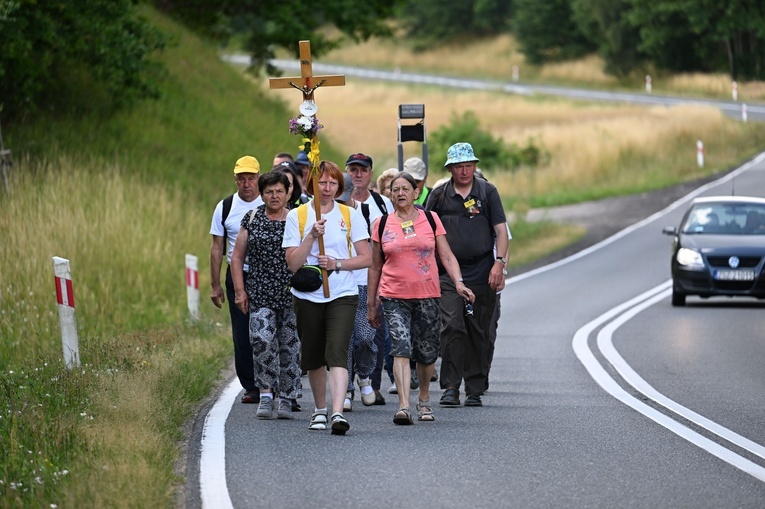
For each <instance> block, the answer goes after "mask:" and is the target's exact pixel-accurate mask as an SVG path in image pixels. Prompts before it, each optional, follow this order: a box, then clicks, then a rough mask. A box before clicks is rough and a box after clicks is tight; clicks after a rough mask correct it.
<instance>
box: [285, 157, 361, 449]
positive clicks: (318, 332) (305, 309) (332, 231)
mask: <svg viewBox="0 0 765 509" xmlns="http://www.w3.org/2000/svg"><path fill="white" fill-rule="evenodd" d="M314 180H316V181H317V183H318V193H317V196H315V197H314V200H319V205H320V217H319V218H318V220H317V217H316V212H315V210H314V205H315V204H314V203H313V202H311V203H307V204H303V205H301V206H300V207H298V208H296V209H293V210H291V211H290V213H289V214H288V215H287V224H286V228H285V232H284V240H283V242H282V247H283V248H285V249H286V258H287V265H288V267H289V270H290V271H291V272H293V273H296V272H297V271H298V270H299V269H301V268H302V267H304V266H306V265H312V266H314V267H317V266H318V267H320V268H321V269H323V270H324V271H326V272H324V273H325V274H326V275H327V276H326V277H327V278H328V279H327V283H328V285H329V296H328V297H326V296H325V294H324V292H323V291H322V287H321V286H319V287H317V288H314V289H313V290H311V289H302V290H301V289H298V288H295V286H296V285H295V281H294V280H293V285H292V290H291V292H292V296H293V300H292V302H293V306H294V309H295V314H296V316H297V326H298V333H299V335H300V338H301V341H302V354H301V367H302V368H303V369H304V370H306V371H307V372H308V382H309V384H310V386H311V392H312V394H313V398H314V401H315V403H316V408H315V410H314V412H313V415H312V416H311V423H310V425H309V427H308V428H309V429H311V430H324V429H326V428H327V424H329V425H330V426H331V428H332V434H335V435H344V434H345V432H346V431H348V429H350V424H348V421H347V420H346V419H345V417H344V416H343V399H344V398H345V392H346V388H347V385H348V368H347V365H348V345H349V342H350V338H351V333H352V332H353V325H354V317H355V315H356V307H357V304H358V286H357V285H356V282H355V281H354V277H353V273H352V272H351V271H353V270H355V269H361V268H365V267H369V265H370V264H371V263H372V254H371V251H370V248H369V242H368V240H367V239H369V233H368V231H367V225H366V221H365V220H364V217H363V216H362V215H361V213H359V212H358V211H357V210H356V209H353V208H351V207H347V206H345V205H342V204H340V203H337V202H335V198H337V197H338V196H340V195H341V194H342V193H343V190H344V179H343V173H342V172H341V171H340V168H339V167H338V166H337V165H336V164H335V163H333V162H330V161H321V162H320V163H319V164H318V169H317V171H313V172H311V176H310V177H309V180H308V183H307V187H308V188H313V181H314ZM319 239H322V240H323V244H324V253H323V254H322V253H321V252H320V250H319ZM351 247H352V248H353V249H352V248H351ZM354 250H355V253H357V254H356V255H353V252H354ZM307 270H311V269H307ZM327 367H329V392H330V397H331V403H332V414H331V417H330V418H329V419H328V411H327V400H326V390H327V388H326V387H327Z"/></svg>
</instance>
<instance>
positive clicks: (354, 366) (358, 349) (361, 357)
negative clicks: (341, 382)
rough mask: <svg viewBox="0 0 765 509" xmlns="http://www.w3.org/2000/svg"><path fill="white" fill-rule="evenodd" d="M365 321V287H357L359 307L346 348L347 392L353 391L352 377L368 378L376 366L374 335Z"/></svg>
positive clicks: (374, 331)
mask: <svg viewBox="0 0 765 509" xmlns="http://www.w3.org/2000/svg"><path fill="white" fill-rule="evenodd" d="M376 332H377V331H376V330H375V329H373V328H372V326H371V325H369V321H368V320H367V287H366V285H364V286H362V285H359V306H358V307H357V308H356V318H355V320H354V324H353V334H352V335H351V343H350V345H349V346H348V391H352V390H353V375H354V374H357V375H359V378H368V377H369V376H370V375H371V374H372V371H374V370H375V366H376V365H377V345H376V344H375V333H376Z"/></svg>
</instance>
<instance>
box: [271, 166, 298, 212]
mask: <svg viewBox="0 0 765 509" xmlns="http://www.w3.org/2000/svg"><path fill="white" fill-rule="evenodd" d="M271 171H276V172H279V173H284V174H285V175H287V178H288V179H289V180H290V187H289V188H288V189H287V194H288V197H287V208H289V209H294V208H295V207H297V206H299V205H300V204H301V203H303V200H302V196H303V188H302V187H301V185H300V179H301V173H300V170H298V169H297V166H295V163H293V162H291V161H282V162H280V163H279V164H276V165H274V167H273V168H271ZM306 201H307V200H306Z"/></svg>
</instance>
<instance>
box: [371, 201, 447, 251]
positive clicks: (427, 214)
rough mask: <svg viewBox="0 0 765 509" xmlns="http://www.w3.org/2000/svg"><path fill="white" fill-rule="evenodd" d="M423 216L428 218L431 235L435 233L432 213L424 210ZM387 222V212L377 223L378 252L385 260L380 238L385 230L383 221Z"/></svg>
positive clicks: (434, 221)
mask: <svg viewBox="0 0 765 509" xmlns="http://www.w3.org/2000/svg"><path fill="white" fill-rule="evenodd" d="M425 217H427V218H428V223H430V227H431V228H432V229H433V236H434V237H435V235H436V220H435V219H433V213H432V212H431V211H429V210H426V211H425ZM387 222H388V214H385V215H384V216H382V217H381V218H380V223H379V224H378V225H377V236H378V237H380V252H381V253H382V255H383V260H385V251H383V250H382V238H383V231H384V230H385V223H387Z"/></svg>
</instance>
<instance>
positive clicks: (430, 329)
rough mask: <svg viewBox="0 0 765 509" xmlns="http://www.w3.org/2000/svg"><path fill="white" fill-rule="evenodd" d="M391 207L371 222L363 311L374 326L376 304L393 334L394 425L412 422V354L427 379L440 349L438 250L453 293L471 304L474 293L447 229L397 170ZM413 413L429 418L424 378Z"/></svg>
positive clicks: (410, 179)
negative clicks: (422, 206)
mask: <svg viewBox="0 0 765 509" xmlns="http://www.w3.org/2000/svg"><path fill="white" fill-rule="evenodd" d="M390 191H391V201H392V202H393V206H394V208H395V211H394V213H393V214H390V215H389V216H387V217H381V218H379V219H378V220H377V221H375V223H374V224H373V225H372V267H370V269H369V281H368V294H367V315H368V318H369V322H370V323H371V324H372V326H373V327H377V326H379V325H380V316H379V312H378V306H379V304H380V301H381V300H382V306H383V315H384V317H385V322H386V323H387V325H388V330H389V333H390V337H391V355H393V376H394V378H395V381H396V387H397V388H398V397H399V409H398V411H397V412H396V414H395V416H394V417H393V422H394V423H396V424H412V423H413V419H412V413H411V411H410V410H409V390H410V380H411V368H410V366H409V360H410V358H411V359H413V360H415V361H416V363H417V368H416V369H417V374H418V375H419V379H420V380H430V378H431V376H432V375H433V370H434V367H435V362H436V359H437V358H438V352H439V349H440V342H439V334H440V331H439V326H438V324H440V314H439V307H438V301H439V298H440V296H441V288H440V284H439V280H438V268H437V265H436V254H438V256H439V258H440V259H441V263H442V264H443V266H444V268H445V269H446V271H447V273H448V274H449V276H450V277H451V278H452V280H453V281H454V284H455V285H456V288H457V292H458V293H459V294H460V295H462V297H463V298H464V299H465V303H466V304H467V303H472V302H473V299H474V298H475V296H474V295H473V292H471V291H470V289H469V288H468V287H467V286H465V283H464V282H463V281H462V275H461V274H460V268H459V264H458V263H457V259H456V258H455V257H454V254H452V250H451V249H450V248H449V244H448V243H447V241H446V230H444V227H443V225H442V224H441V220H440V219H439V218H438V216H437V215H436V214H434V213H432V212H429V211H425V210H422V209H419V208H417V207H415V206H414V201H415V199H416V198H417V194H418V191H417V182H416V181H415V180H414V178H413V177H412V176H411V175H409V174H408V173H399V174H398V175H397V176H396V177H394V178H393V180H392V181H391V183H390ZM417 418H418V420H420V421H433V420H435V416H434V415H433V409H432V406H431V404H430V387H429V384H428V383H421V384H420V386H419V398H418V402H417Z"/></svg>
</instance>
